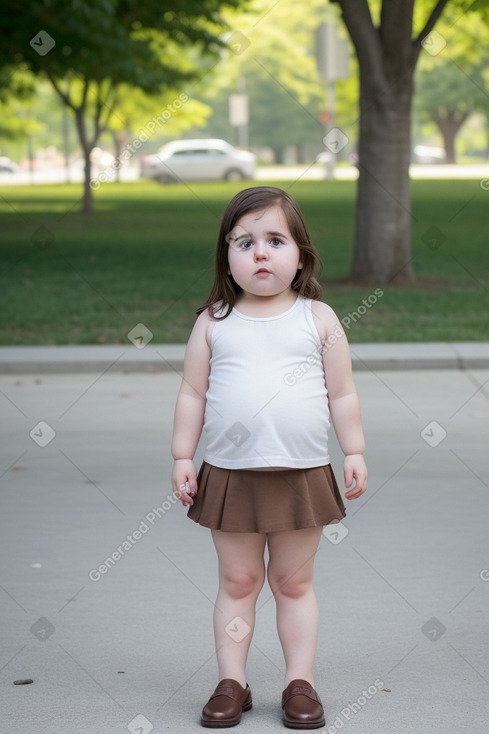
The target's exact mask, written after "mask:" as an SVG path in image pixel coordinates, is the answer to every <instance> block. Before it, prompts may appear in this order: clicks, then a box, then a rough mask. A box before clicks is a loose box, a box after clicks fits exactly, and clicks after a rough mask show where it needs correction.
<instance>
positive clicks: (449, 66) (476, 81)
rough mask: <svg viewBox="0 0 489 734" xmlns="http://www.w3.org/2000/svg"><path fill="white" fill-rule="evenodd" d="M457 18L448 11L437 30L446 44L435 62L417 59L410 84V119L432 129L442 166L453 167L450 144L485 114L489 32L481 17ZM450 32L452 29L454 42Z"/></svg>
mask: <svg viewBox="0 0 489 734" xmlns="http://www.w3.org/2000/svg"><path fill="white" fill-rule="evenodd" d="M459 16H460V12H458V13H457V12H456V9H455V8H452V7H451V6H450V5H448V6H447V8H446V11H445V13H444V14H443V17H442V19H441V21H440V22H439V23H438V24H437V29H438V31H439V33H440V34H441V36H442V37H443V38H447V40H448V43H447V45H446V47H444V48H443V49H442V50H441V51H440V53H438V54H436V55H435V56H431V55H430V54H429V53H426V54H423V55H422V57H421V58H420V62H419V64H418V68H417V71H416V80H415V87H416V93H415V96H414V110H415V113H416V115H417V117H418V118H419V119H421V120H423V121H426V120H432V121H433V122H434V123H435V124H436V125H437V127H438V129H439V131H440V133H441V135H442V137H443V142H444V146H445V150H446V162H447V163H455V157H456V156H455V140H456V137H457V134H458V132H459V131H460V129H461V127H462V126H463V124H464V123H465V121H466V120H467V119H468V118H469V117H470V115H472V114H473V113H474V112H482V113H483V114H485V115H486V116H487V115H488V113H489V86H488V84H487V79H486V78H485V74H486V73H487V69H488V67H489V26H488V25H487V24H486V23H485V22H482V23H481V16H480V13H478V14H475V13H465V14H464V15H463V16H462V17H459ZM451 28H456V30H457V34H456V38H455V37H454V35H453V34H451Z"/></svg>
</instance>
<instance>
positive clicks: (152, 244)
mask: <svg viewBox="0 0 489 734" xmlns="http://www.w3.org/2000/svg"><path fill="white" fill-rule="evenodd" d="M270 183H272V184H273V182H270ZM275 185H278V186H281V187H282V188H286V189H287V190H288V191H289V193H290V194H291V195H292V196H293V197H294V198H296V199H297V201H298V202H299V204H300V206H301V207H302V210H303V212H304V215H305V218H306V220H307V222H308V224H309V227H310V230H311V234H312V238H313V241H314V243H315V245H316V247H317V248H318V250H319V252H320V253H321V257H322V260H323V264H324V269H323V274H322V282H323V285H324V300H325V301H326V302H327V303H329V304H330V305H331V306H332V307H333V308H334V309H335V310H336V311H337V313H338V315H339V316H340V317H344V316H346V315H348V313H352V312H354V311H356V309H357V307H358V306H359V305H360V304H361V303H362V300H363V299H364V298H367V297H368V295H369V294H371V293H372V292H373V290H374V289H375V287H376V286H375V285H373V286H371V287H358V286H353V285H351V284H349V283H348V273H349V269H350V263H351V258H352V248H353V232H354V197H355V183H354V182H348V181H345V182H329V181H318V182H300V181H299V182H297V183H293V184H292V183H289V182H282V183H280V182H279V183H275ZM242 187H243V184H241V183H205V184H204V183H202V184H200V183H199V184H192V185H191V186H188V187H187V186H185V185H180V184H179V185H173V186H166V187H165V186H159V185H157V184H155V183H152V182H148V181H138V182H135V183H128V184H106V185H105V186H102V187H101V189H100V191H99V192H97V193H96V194H95V207H96V213H95V214H94V215H92V216H91V217H87V216H84V215H82V214H80V213H79V208H80V197H81V187H80V186H79V185H59V186H34V187H9V188H7V187H5V188H1V189H0V237H1V243H2V244H1V246H0V253H1V285H0V287H1V300H2V323H1V327H0V344H2V345H12V344H91V343H127V333H128V332H129V331H130V330H131V329H132V327H133V326H135V325H136V324H137V323H139V322H142V323H144V324H145V325H146V326H147V327H148V328H149V329H150V330H151V331H152V332H153V334H154V341H155V342H184V341H186V340H187V338H188V335H189V332H190V329H191V328H192V324H193V322H194V319H195V309H196V308H197V307H198V306H199V305H200V304H201V303H202V302H203V301H205V299H206V297H207V295H208V293H209V290H210V287H211V284H212V280H213V262H214V246H215V240H216V236H217V231H218V228H219V221H220V217H221V215H222V212H223V210H224V208H225V206H226V204H227V203H228V201H229V200H230V199H231V197H232V196H233V195H234V194H235V193H236V192H237V191H239V190H240V189H241V188H242ZM488 204H489V192H485V191H483V190H482V189H481V188H480V187H479V182H478V181H472V180H469V181H446V180H439V181H438V180H437V181H422V180H417V181H414V182H413V183H412V217H413V232H412V240H413V263H414V268H415V271H416V275H417V278H418V281H417V283H416V285H414V286H412V287H409V288H408V287H393V286H385V287H384V286H383V287H382V290H383V291H384V295H383V296H382V298H380V299H379V300H378V301H377V303H376V304H375V305H374V306H373V307H372V308H370V309H369V310H368V311H367V313H365V315H363V316H362V317H361V318H360V319H359V320H357V322H356V323H352V324H351V326H350V328H349V329H348V338H349V340H350V341H351V342H359V341H372V342H375V341H456V340H457V341H468V340H486V339H489V325H488V318H487V315H488V312H489V309H488V306H489V297H488V294H489V254H488V246H487V231H488V226H487V223H488V219H487V210H488ZM430 227H437V228H438V229H439V230H440V231H441V232H442V234H443V236H444V237H445V239H444V241H443V242H442V243H441V245H440V246H439V247H436V248H433V247H430V245H429V243H428V244H427V242H426V241H424V240H423V237H424V235H425V233H426V232H427V230H429V228H430ZM425 239H426V238H425ZM428 239H429V238H428ZM362 310H363V309H362Z"/></svg>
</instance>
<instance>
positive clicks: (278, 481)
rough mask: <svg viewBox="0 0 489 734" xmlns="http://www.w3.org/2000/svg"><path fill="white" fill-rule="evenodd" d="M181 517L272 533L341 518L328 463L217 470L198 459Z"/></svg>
mask: <svg viewBox="0 0 489 734" xmlns="http://www.w3.org/2000/svg"><path fill="white" fill-rule="evenodd" d="M197 484H198V491H197V494H196V495H195V497H194V504H193V505H192V506H191V507H190V508H189V510H188V513H187V516H188V517H189V518H190V519H191V520H193V521H194V522H197V523H199V524H200V525H203V526H204V527H207V528H213V529H216V530H224V531H227V532H235V533H272V532H277V531H280V530H299V529H301V528H313V527H318V526H322V525H329V523H331V522H335V521H338V522H339V521H340V520H341V519H342V518H343V517H345V515H346V512H345V506H344V504H343V500H342V498H341V494H340V491H339V489H338V485H337V483H336V479H335V476H334V474H333V470H332V469H331V465H330V464H327V465H326V466H318V467H314V468H312V469H279V470H277V471H256V470H251V469H220V468H219V467H216V466H212V465H211V464H208V463H207V462H205V461H204V462H203V463H202V466H201V467H200V471H199V475H198V477H197Z"/></svg>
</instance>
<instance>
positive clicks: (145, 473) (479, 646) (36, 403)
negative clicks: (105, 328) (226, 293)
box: [0, 345, 489, 734]
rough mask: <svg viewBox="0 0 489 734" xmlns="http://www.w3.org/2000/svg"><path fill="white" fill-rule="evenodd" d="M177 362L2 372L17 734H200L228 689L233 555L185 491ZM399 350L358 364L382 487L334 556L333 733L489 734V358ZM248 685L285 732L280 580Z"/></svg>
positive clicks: (329, 603)
mask: <svg viewBox="0 0 489 734" xmlns="http://www.w3.org/2000/svg"><path fill="white" fill-rule="evenodd" d="M149 346H151V345H149ZM149 346H148V347H147V349H149ZM357 348H358V345H352V350H353V352H355V351H356V350H357ZM453 348H454V347H453V345H452V346H451V347H447V349H449V350H452V349H453ZM25 349H29V348H25ZM83 349H85V348H83ZM87 349H88V348H87ZM97 349H98V347H97ZM117 349H119V347H117ZM125 349H128V348H126V347H125V345H121V348H120V352H123V351H124V350H125ZM130 349H131V350H132V349H133V348H132V346H130ZM386 349H387V347H386ZM405 349H406V352H405V355H404V359H408V358H409V351H410V349H409V347H405ZM456 349H457V350H460V349H462V347H456ZM466 349H469V347H468V346H467V347H466ZM473 349H479V347H478V346H474V347H473ZM480 349H481V350H482V351H484V348H483V347H480ZM365 350H366V351H367V352H368V347H367V345H365ZM2 352H3V354H5V352H4V351H3V350H2ZM134 352H136V350H135V349H134ZM145 353H146V349H144V350H140V351H139V352H138V354H139V355H141V357H142V355H143V354H145ZM128 354H129V355H131V353H130V352H128ZM149 354H150V352H147V355H149ZM363 356H364V357H365V352H364V353H363ZM376 356H377V357H378V354H377V355H376ZM448 356H450V358H452V357H454V354H453V352H450V353H449V354H448ZM473 356H474V353H472V357H473ZM167 357H168V355H167ZM178 358H179V356H178V354H174V359H175V364H174V366H173V367H170V368H169V370H168V371H163V372H160V371H153V372H143V371H139V372H130V371H128V370H125V369H124V371H123V370H120V369H118V368H117V367H116V365H114V366H113V367H111V368H109V369H107V360H106V358H105V357H104V359H103V360H102V361H101V362H100V363H97V362H96V361H94V362H92V363H91V364H92V368H91V370H92V371H86V372H76V373H75V372H74V373H72V374H68V373H66V371H65V372H64V374H63V373H62V372H59V370H58V372H59V373H58V374H46V372H47V370H43V369H42V368H41V366H40V362H39V363H38V365H39V367H38V371H37V372H32V373H28V371H27V370H26V372H25V373H24V374H18V373H17V374H3V375H1V376H0V390H1V392H0V405H1V414H2V421H1V448H0V515H1V518H2V532H1V534H0V549H1V550H0V554H1V558H2V560H3V563H2V573H1V577H0V585H1V586H0V598H1V610H2V611H1V615H2V621H3V624H2V625H1V628H0V637H1V645H0V706H1V711H2V721H3V722H4V727H3V730H5V731H19V732H22V733H23V734H44V733H46V734H116V733H118V732H120V733H121V734H123V733H124V732H128V731H130V732H139V733H140V734H141V733H142V734H146V733H147V732H150V731H154V732H172V733H173V734H180V733H182V734H190V733H191V732H200V731H202V728H201V727H200V725H199V716H200V711H201V708H202V706H203V704H204V703H205V701H206V700H207V698H208V696H209V695H210V693H211V692H212V690H213V688H214V686H215V684H216V682H217V672H216V671H217V668H216V663H215V657H214V650H213V638H212V612H213V603H214V599H215V593H216V589H217V578H216V561H215V554H214V549H213V546H212V542H211V538H210V533H209V531H208V530H206V529H204V528H201V527H200V526H198V525H196V524H194V523H192V522H191V521H190V520H188V519H187V518H186V513H185V510H184V509H183V508H182V507H181V506H180V505H179V504H176V503H174V502H173V501H172V498H171V489H170V480H169V477H170V471H171V461H170V455H169V441H170V435H171V421H172V414H173V407H174V401H175V397H176V393H177V390H178V387H179V381H180V377H179V375H178V374H177V372H178ZM484 358H485V357H484ZM97 359H98V357H97ZM399 359H401V357H400V355H399V352H398V362H397V363H396V364H393V365H392V367H393V368H394V369H390V370H389V369H385V367H386V366H389V365H388V364H387V363H386V362H385V361H384V362H383V365H384V369H382V370H381V369H380V368H375V366H373V362H369V364H370V369H364V370H359V369H357V374H356V382H357V387H358V391H359V395H360V400H361V404H362V412H363V419H364V426H365V431H366V436H367V444H368V451H367V455H366V458H367V463H368V466H369V471H370V479H369V490H368V492H367V493H366V495H364V497H362V498H361V499H360V500H356V501H354V502H347V513H348V514H347V517H346V519H345V521H344V523H343V525H344V527H343V528H341V533H339V534H338V535H337V534H334V536H332V535H331V533H329V536H328V533H327V532H325V533H324V534H323V537H322V539H321V545H320V548H319V551H318V554H317V557H316V574H315V578H316V581H315V585H316V592H317V596H318V601H319V606H320V611H321V626H320V639H319V647H318V656H317V664H316V687H317V689H318V691H319V693H320V695H321V697H322V699H323V703H324V705H325V710H326V717H327V723H326V726H325V727H324V728H323V729H321V730H318V731H321V732H329V733H331V734H336V732H337V731H342V732H344V734H410V733H411V732H413V733H414V732H423V734H447V732H456V731H462V730H463V731H467V732H470V733H471V734H483V733H484V734H485V732H486V731H487V721H488V718H489V703H488V701H489V696H488V686H489V661H488V656H487V640H488V628H489V619H488V613H487V608H488V599H489V570H488V569H489V553H488V544H487V515H488V511H489V492H488V489H489V486H488V480H487V433H488V430H487V427H488V413H489V410H488V409H489V402H488V400H489V392H488V386H489V367H488V365H487V364H485V366H482V364H481V363H480V362H479V367H478V368H477V369H476V368H474V366H473V365H472V367H469V366H468V364H469V363H466V364H463V363H462V362H460V353H458V354H457V359H456V364H454V365H453V366H456V367H457V368H458V369H448V368H447V369H443V370H441V369H440V366H439V368H438V369H434V368H432V369H426V370H422V371H421V370H419V369H411V370H409V371H407V370H402V369H399V367H400V366H401V365H400V363H399ZM122 360H123V358H122V357H121V359H120V360H119V361H118V363H117V364H118V365H119V367H121V363H122ZM168 361H169V362H171V359H168ZM81 364H82V363H81V362H80V365H81ZM95 364H98V367H97V369H95V370H94V369H93V365H95ZM445 366H447V365H445ZM79 369H80V370H81V369H82V366H80V367H79ZM175 370H177V371H175ZM332 444H333V446H332V463H333V467H334V468H335V471H336V475H337V478H338V480H340V479H341V455H340V452H339V449H338V447H337V445H336V442H335V441H334V439H333V438H332ZM201 455H202V447H200V448H199V454H198V459H197V460H199V459H200V457H201ZM346 531H348V532H346ZM114 559H115V560H114ZM236 644H239V642H237V643H236ZM25 678H32V679H33V680H34V683H33V684H31V685H23V686H22V685H19V686H17V685H13V681H14V680H17V679H25ZM248 681H249V683H250V686H251V688H252V692H253V698H254V707H253V709H252V710H251V711H250V712H248V713H246V714H244V715H243V720H242V722H241V724H240V728H239V731H243V732H250V734H251V733H254V732H256V733H257V734H258V733H260V734H261V733H262V732H282V731H285V729H284V728H283V726H282V724H281V716H280V714H281V712H280V697H281V692H282V687H283V686H282V684H283V659H282V653H281V649H280V645H279V642H278V638H277V634H276V630H275V609H274V602H273V598H272V596H271V593H270V590H269V588H268V586H267V585H265V587H264V588H263V590H262V592H261V595H260V598H259V600H258V605H257V619H256V630H255V635H254V638H253V642H252V647H251V652H250V658H249V665H248Z"/></svg>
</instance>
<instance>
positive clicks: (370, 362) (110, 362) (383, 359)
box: [0, 341, 489, 374]
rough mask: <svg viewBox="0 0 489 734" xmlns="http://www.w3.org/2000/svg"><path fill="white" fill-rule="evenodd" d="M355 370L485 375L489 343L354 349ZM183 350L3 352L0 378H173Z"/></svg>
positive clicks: (111, 347)
mask: <svg viewBox="0 0 489 734" xmlns="http://www.w3.org/2000/svg"><path fill="white" fill-rule="evenodd" d="M350 349H351V354H352V362H353V367H354V369H355V370H385V369H387V370H398V369H401V370H406V369H418V370H422V369H485V368H488V367H489V342H415V343H410V342H403V343H397V342H395V343H391V344H370V343H368V344H350ZM184 353H185V345H183V344H152V343H151V342H149V343H147V344H144V343H143V346H142V347H140V348H138V347H135V346H134V345H133V344H132V343H130V342H129V341H128V342H127V343H126V344H103V345H102V344H89V345H86V346H62V347H57V346H47V347H30V346H26V347H0V374H40V373H43V374H49V373H64V374H66V373H70V372H73V373H81V372H101V373H102V372H104V371H116V372H117V371H124V372H175V371H180V370H181V369H182V366H183V357H184Z"/></svg>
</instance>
